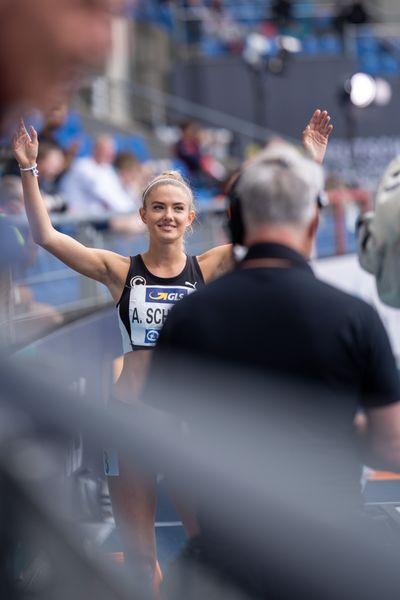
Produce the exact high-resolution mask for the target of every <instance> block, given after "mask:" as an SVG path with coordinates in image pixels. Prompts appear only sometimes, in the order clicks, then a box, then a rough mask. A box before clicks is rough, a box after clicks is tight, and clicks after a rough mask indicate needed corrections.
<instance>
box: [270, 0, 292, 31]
mask: <svg viewBox="0 0 400 600" xmlns="http://www.w3.org/2000/svg"><path fill="white" fill-rule="evenodd" d="M271 11H272V18H273V21H274V23H275V24H276V27H277V28H278V30H281V29H283V28H287V27H289V26H290V25H291V23H292V21H293V4H292V2H291V0H274V1H273V2H272V4H271Z"/></svg>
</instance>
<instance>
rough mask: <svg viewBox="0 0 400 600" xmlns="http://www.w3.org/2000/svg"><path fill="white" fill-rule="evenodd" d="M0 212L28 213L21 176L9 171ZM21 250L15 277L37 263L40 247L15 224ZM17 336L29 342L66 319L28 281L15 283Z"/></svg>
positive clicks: (0, 187) (0, 190)
mask: <svg viewBox="0 0 400 600" xmlns="http://www.w3.org/2000/svg"><path fill="white" fill-rule="evenodd" d="M0 214H1V215H6V216H17V215H21V216H22V215H24V214H25V208H24V196H23V190H22V182H21V178H20V177H16V176H15V175H7V176H5V177H3V178H1V179H0ZM13 228H14V231H15V235H16V239H17V240H18V243H19V247H20V252H19V258H18V260H17V261H15V262H14V264H13V279H16V278H17V279H19V278H21V277H23V275H24V273H25V271H26V269H27V268H28V267H29V266H31V265H32V264H34V263H35V261H36V259H37V254H38V248H37V246H36V244H34V243H33V241H32V237H31V235H30V234H29V233H28V232H27V231H26V226H25V228H24V227H23V226H22V227H21V226H18V227H17V226H16V225H13ZM11 292H12V313H13V338H14V342H15V343H20V342H23V343H26V342H28V341H31V340H32V339H34V338H35V337H37V336H40V335H43V334H44V333H46V332H48V331H50V330H51V329H52V328H54V327H58V326H59V325H61V324H62V323H63V317H62V315H60V313H59V312H58V311H57V310H56V309H55V308H54V307H53V306H51V305H50V304H46V303H43V302H37V301H36V300H35V298H34V294H33V292H32V290H31V288H30V287H29V286H27V285H25V284H24V285H21V284H15V283H13V284H12V288H11Z"/></svg>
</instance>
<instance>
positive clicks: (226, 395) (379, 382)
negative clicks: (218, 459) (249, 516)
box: [146, 244, 400, 493]
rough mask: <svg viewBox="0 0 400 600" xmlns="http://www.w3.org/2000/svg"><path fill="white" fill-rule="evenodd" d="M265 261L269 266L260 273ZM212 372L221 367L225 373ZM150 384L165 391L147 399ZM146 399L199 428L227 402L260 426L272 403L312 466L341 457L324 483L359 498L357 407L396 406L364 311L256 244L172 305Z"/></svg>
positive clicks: (383, 350)
mask: <svg viewBox="0 0 400 600" xmlns="http://www.w3.org/2000/svg"><path fill="white" fill-rule="evenodd" d="M266 258H267V259H272V261H273V266H263V262H262V261H263V260H264V259H266ZM257 261H258V262H257ZM222 365H224V366H225V365H230V371H229V369H228V370H227V371H224V370H223V369H222ZM232 366H233V369H232ZM219 372H220V373H221V377H220V381H217V379H218V377H216V373H219ZM256 378H261V380H262V381H264V380H265V382H266V384H268V385H269V384H270V382H271V381H274V382H276V381H281V382H282V383H283V384H284V385H285V386H287V385H290V386H291V389H292V390H293V389H294V390H295V394H294V395H293V394H292V392H290V393H289V394H286V392H285V393H283V394H274V393H273V394H271V393H268V391H267V388H265V393H264V392H263V389H262V386H263V384H261V385H258V389H257V390H254V389H251V388H252V382H254V381H255V380H256ZM235 380H236V381H235ZM233 381H235V383H232V382H233ZM160 382H161V383H162V384H163V385H164V382H165V393H159V392H158V393H156V394H154V387H153V384H154V385H157V384H159V383H160ZM274 385H275V383H274ZM253 387H254V386H253ZM217 389H218V392H216V391H215V390H217ZM260 389H261V393H259V390H260ZM308 390H310V392H308ZM297 391H298V402H297V398H296V393H297ZM146 395H147V397H149V398H150V402H151V403H153V404H154V403H156V404H158V405H159V407H160V408H163V409H165V410H168V411H173V412H178V413H179V414H181V416H182V417H184V418H189V419H190V412H191V408H192V407H193V408H196V409H197V408H198V406H199V405H204V410H205V414H204V416H203V417H204V420H203V423H209V422H211V421H212V420H216V419H217V418H216V417H215V415H214V414H213V410H214V408H215V404H220V405H221V406H223V407H224V408H223V410H225V411H226V414H227V413H228V412H230V409H231V408H232V406H233V404H235V406H236V407H237V410H239V411H240V406H241V405H243V406H245V407H246V408H247V407H250V406H251V412H252V413H253V414H257V413H258V412H260V421H261V422H263V421H264V422H267V421H268V419H269V417H268V415H269V414H271V410H275V409H276V408H277V405H279V408H280V410H281V411H282V412H283V413H284V414H287V415H288V420H289V419H292V420H295V421H296V420H302V419H303V420H304V426H303V428H302V429H301V430H300V429H299V431H301V433H300V437H301V436H303V432H305V431H306V430H307V431H306V433H305V435H304V441H305V444H306V445H307V444H309V445H310V447H311V445H313V446H314V450H315V453H316V454H318V455H320V456H323V457H324V458H323V460H322V461H321V462H322V464H324V463H325V464H328V462H329V458H330V457H331V456H333V455H334V456H335V460H336V459H337V457H338V454H339V453H340V452H342V456H341V458H340V460H339V461H338V462H337V464H340V467H337V468H336V467H332V466H330V467H328V468H327V470H328V471H329V470H330V471H331V477H330V478H331V483H332V485H336V486H337V485H338V484H339V481H340V485H341V486H344V487H346V486H352V487H353V488H354V489H356V488H357V490H358V493H359V477H360V472H361V471H360V462H359V461H358V460H357V461H356V460H355V455H354V448H352V447H351V446H352V444H354V435H353V434H354V432H353V419H354V416H355V413H356V411H357V408H358V407H363V408H366V409H368V408H374V407H379V406H385V405H387V404H391V403H394V402H397V401H399V399H400V385H399V378H398V374H397V369H396V365H395V360H394V357H393V353H392V351H391V348H390V343H389V340H388V337H387V334H386V331H385V329H384V327H383V325H382V323H381V321H380V318H379V316H378V314H377V313H376V311H375V310H374V309H373V308H372V307H371V306H370V305H368V304H367V303H366V302H364V301H363V300H361V299H359V298H356V297H353V296H351V295H349V294H347V293H345V292H343V291H340V290H338V289H336V288H334V287H333V286H331V285H329V284H327V283H324V282H322V281H319V280H318V279H317V278H316V277H315V275H314V273H313V271H312V269H311V268H310V266H309V264H308V263H307V261H306V260H305V259H304V258H303V257H302V256H301V255H300V254H298V253H297V252H295V251H294V250H292V249H290V248H288V247H285V246H282V245H278V244H258V245H256V246H254V247H252V248H250V250H249V251H248V254H247V256H246V257H245V259H244V261H243V262H242V263H241V264H240V265H238V267H237V268H236V269H235V270H234V271H233V272H231V273H229V274H227V275H225V276H223V277H221V278H219V279H217V280H215V281H213V282H212V283H210V284H208V285H207V286H205V287H204V288H202V289H201V290H199V291H198V292H196V293H195V294H192V295H190V296H189V297H188V298H184V299H183V300H181V301H180V302H178V303H177V304H176V305H175V306H174V307H173V308H172V310H171V312H170V314H169V316H168V318H167V320H166V323H165V325H164V327H163V329H162V331H161V335H160V338H159V342H158V345H157V347H156V349H155V352H154V359H153V366H152V370H151V373H150V378H149V384H148V386H147V389H146ZM289 396H290V400H289V401H288V402H287V404H288V407H287V408H285V409H282V406H284V401H283V398H285V402H286V400H287V398H288V397H289ZM209 398H212V401H211V402H208V405H207V407H206V402H207V399H209ZM254 398H257V400H256V403H255V404H256V405H254V403H253V404H252V402H253V399H254ZM260 399H261V403H260ZM261 404H265V406H263V407H261ZM235 410H236V409H235ZM249 410H250V408H249ZM261 413H262V414H261ZM203 417H200V418H201V419H203ZM314 417H315V418H314ZM193 421H197V422H198V421H199V415H196V416H195V417H193ZM324 421H325V422H326V423H324ZM279 422H280V423H282V421H281V420H280V421H279ZM292 425H293V423H292V422H291V423H290V425H289V427H292ZM325 425H328V426H327V427H325ZM231 426H232V427H234V425H231ZM280 426H281V425H279V427H280ZM207 427H208V425H205V429H207ZM249 427H250V429H251V428H252V427H253V425H251V424H249ZM283 427H284V428H285V427H286V424H284V425H283ZM297 434H298V432H297V433H296V434H295V435H292V434H291V437H292V439H294V438H295V437H296V436H297ZM238 435H239V437H240V434H238ZM244 435H246V436H248V435H249V433H248V432H247V433H246V434H244ZM310 440H312V442H311V444H310ZM349 453H350V454H351V460H350V459H348V456H349ZM353 459H354V460H353ZM343 465H345V466H344V469H343Z"/></svg>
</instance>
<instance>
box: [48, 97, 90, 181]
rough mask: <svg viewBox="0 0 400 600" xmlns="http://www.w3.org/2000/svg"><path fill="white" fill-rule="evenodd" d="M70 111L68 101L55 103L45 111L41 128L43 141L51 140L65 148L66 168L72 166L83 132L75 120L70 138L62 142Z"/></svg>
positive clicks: (69, 134)
mask: <svg viewBox="0 0 400 600" xmlns="http://www.w3.org/2000/svg"><path fill="white" fill-rule="evenodd" d="M69 112H70V111H69V106H68V103H67V102H60V103H57V104H55V105H54V106H52V107H50V108H49V109H48V110H47V111H45V112H44V114H43V126H42V128H41V129H40V141H41V143H42V142H51V143H53V144H57V145H58V146H60V147H61V148H62V149H63V152H64V155H65V166H64V169H65V170H67V169H68V168H69V167H70V165H71V163H72V161H73V160H74V158H75V157H76V156H77V154H78V152H79V149H80V145H81V140H80V139H79V136H80V135H81V132H80V128H79V125H78V122H75V124H74V128H73V131H72V132H71V131H69V132H68V139H67V140H64V143H62V140H61V138H62V137H63V134H64V130H65V127H66V125H67V121H68V116H69ZM71 137H72V139H71Z"/></svg>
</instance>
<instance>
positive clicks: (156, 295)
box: [146, 288, 188, 304]
mask: <svg viewBox="0 0 400 600" xmlns="http://www.w3.org/2000/svg"><path fill="white" fill-rule="evenodd" d="M187 294H188V290H185V289H182V288H155V289H154V288H153V289H151V288H150V289H149V288H147V289H146V302H161V303H164V304H174V303H175V302H177V301H178V300H181V299H182V298H184V297H185V296H187Z"/></svg>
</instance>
